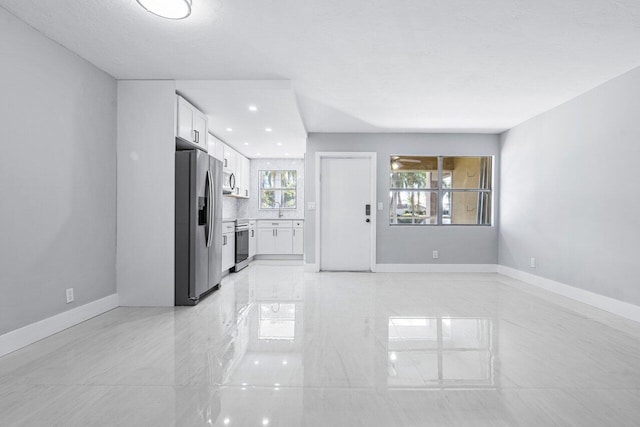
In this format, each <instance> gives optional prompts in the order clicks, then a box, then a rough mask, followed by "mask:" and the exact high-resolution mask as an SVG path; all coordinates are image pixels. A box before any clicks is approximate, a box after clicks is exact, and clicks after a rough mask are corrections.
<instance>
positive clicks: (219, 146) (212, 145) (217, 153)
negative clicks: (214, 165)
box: [207, 133, 224, 163]
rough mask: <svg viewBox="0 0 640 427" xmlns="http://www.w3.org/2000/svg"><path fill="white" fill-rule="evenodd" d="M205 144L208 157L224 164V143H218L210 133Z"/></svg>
mask: <svg viewBox="0 0 640 427" xmlns="http://www.w3.org/2000/svg"><path fill="white" fill-rule="evenodd" d="M207 142H208V145H209V155H210V156H212V157H215V158H216V159H218V160H220V161H221V162H223V163H224V142H222V141H220V140H219V139H218V138H216V137H215V135H213V134H212V133H209V134H208V136H207Z"/></svg>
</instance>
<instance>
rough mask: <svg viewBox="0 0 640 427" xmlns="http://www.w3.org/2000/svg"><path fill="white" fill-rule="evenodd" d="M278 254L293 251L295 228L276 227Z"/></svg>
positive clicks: (287, 253) (286, 253)
mask: <svg viewBox="0 0 640 427" xmlns="http://www.w3.org/2000/svg"><path fill="white" fill-rule="evenodd" d="M275 253H276V254H282V255H289V254H291V253H293V228H277V229H276V252H275Z"/></svg>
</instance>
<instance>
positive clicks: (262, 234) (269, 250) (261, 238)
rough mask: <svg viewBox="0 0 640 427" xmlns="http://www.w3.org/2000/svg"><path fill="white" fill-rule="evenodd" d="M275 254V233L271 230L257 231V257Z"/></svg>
mask: <svg viewBox="0 0 640 427" xmlns="http://www.w3.org/2000/svg"><path fill="white" fill-rule="evenodd" d="M275 253H276V231H275V229H273V228H260V229H258V255H262V254H275Z"/></svg>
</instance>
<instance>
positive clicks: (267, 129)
mask: <svg viewBox="0 0 640 427" xmlns="http://www.w3.org/2000/svg"><path fill="white" fill-rule="evenodd" d="M272 130H273V129H271V128H266V129H265V131H267V132H271V131H272Z"/></svg>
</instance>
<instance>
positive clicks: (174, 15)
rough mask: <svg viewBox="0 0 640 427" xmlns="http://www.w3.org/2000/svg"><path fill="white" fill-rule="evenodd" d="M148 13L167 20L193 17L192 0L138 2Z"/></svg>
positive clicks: (141, 0)
mask: <svg viewBox="0 0 640 427" xmlns="http://www.w3.org/2000/svg"><path fill="white" fill-rule="evenodd" d="M137 1H138V4H139V5H140V6H142V7H143V8H144V9H145V10H146V11H147V12H149V13H153V14H154V15H157V16H160V17H162V18H167V19H184V18H186V17H187V16H189V15H191V3H192V0H137Z"/></svg>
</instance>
